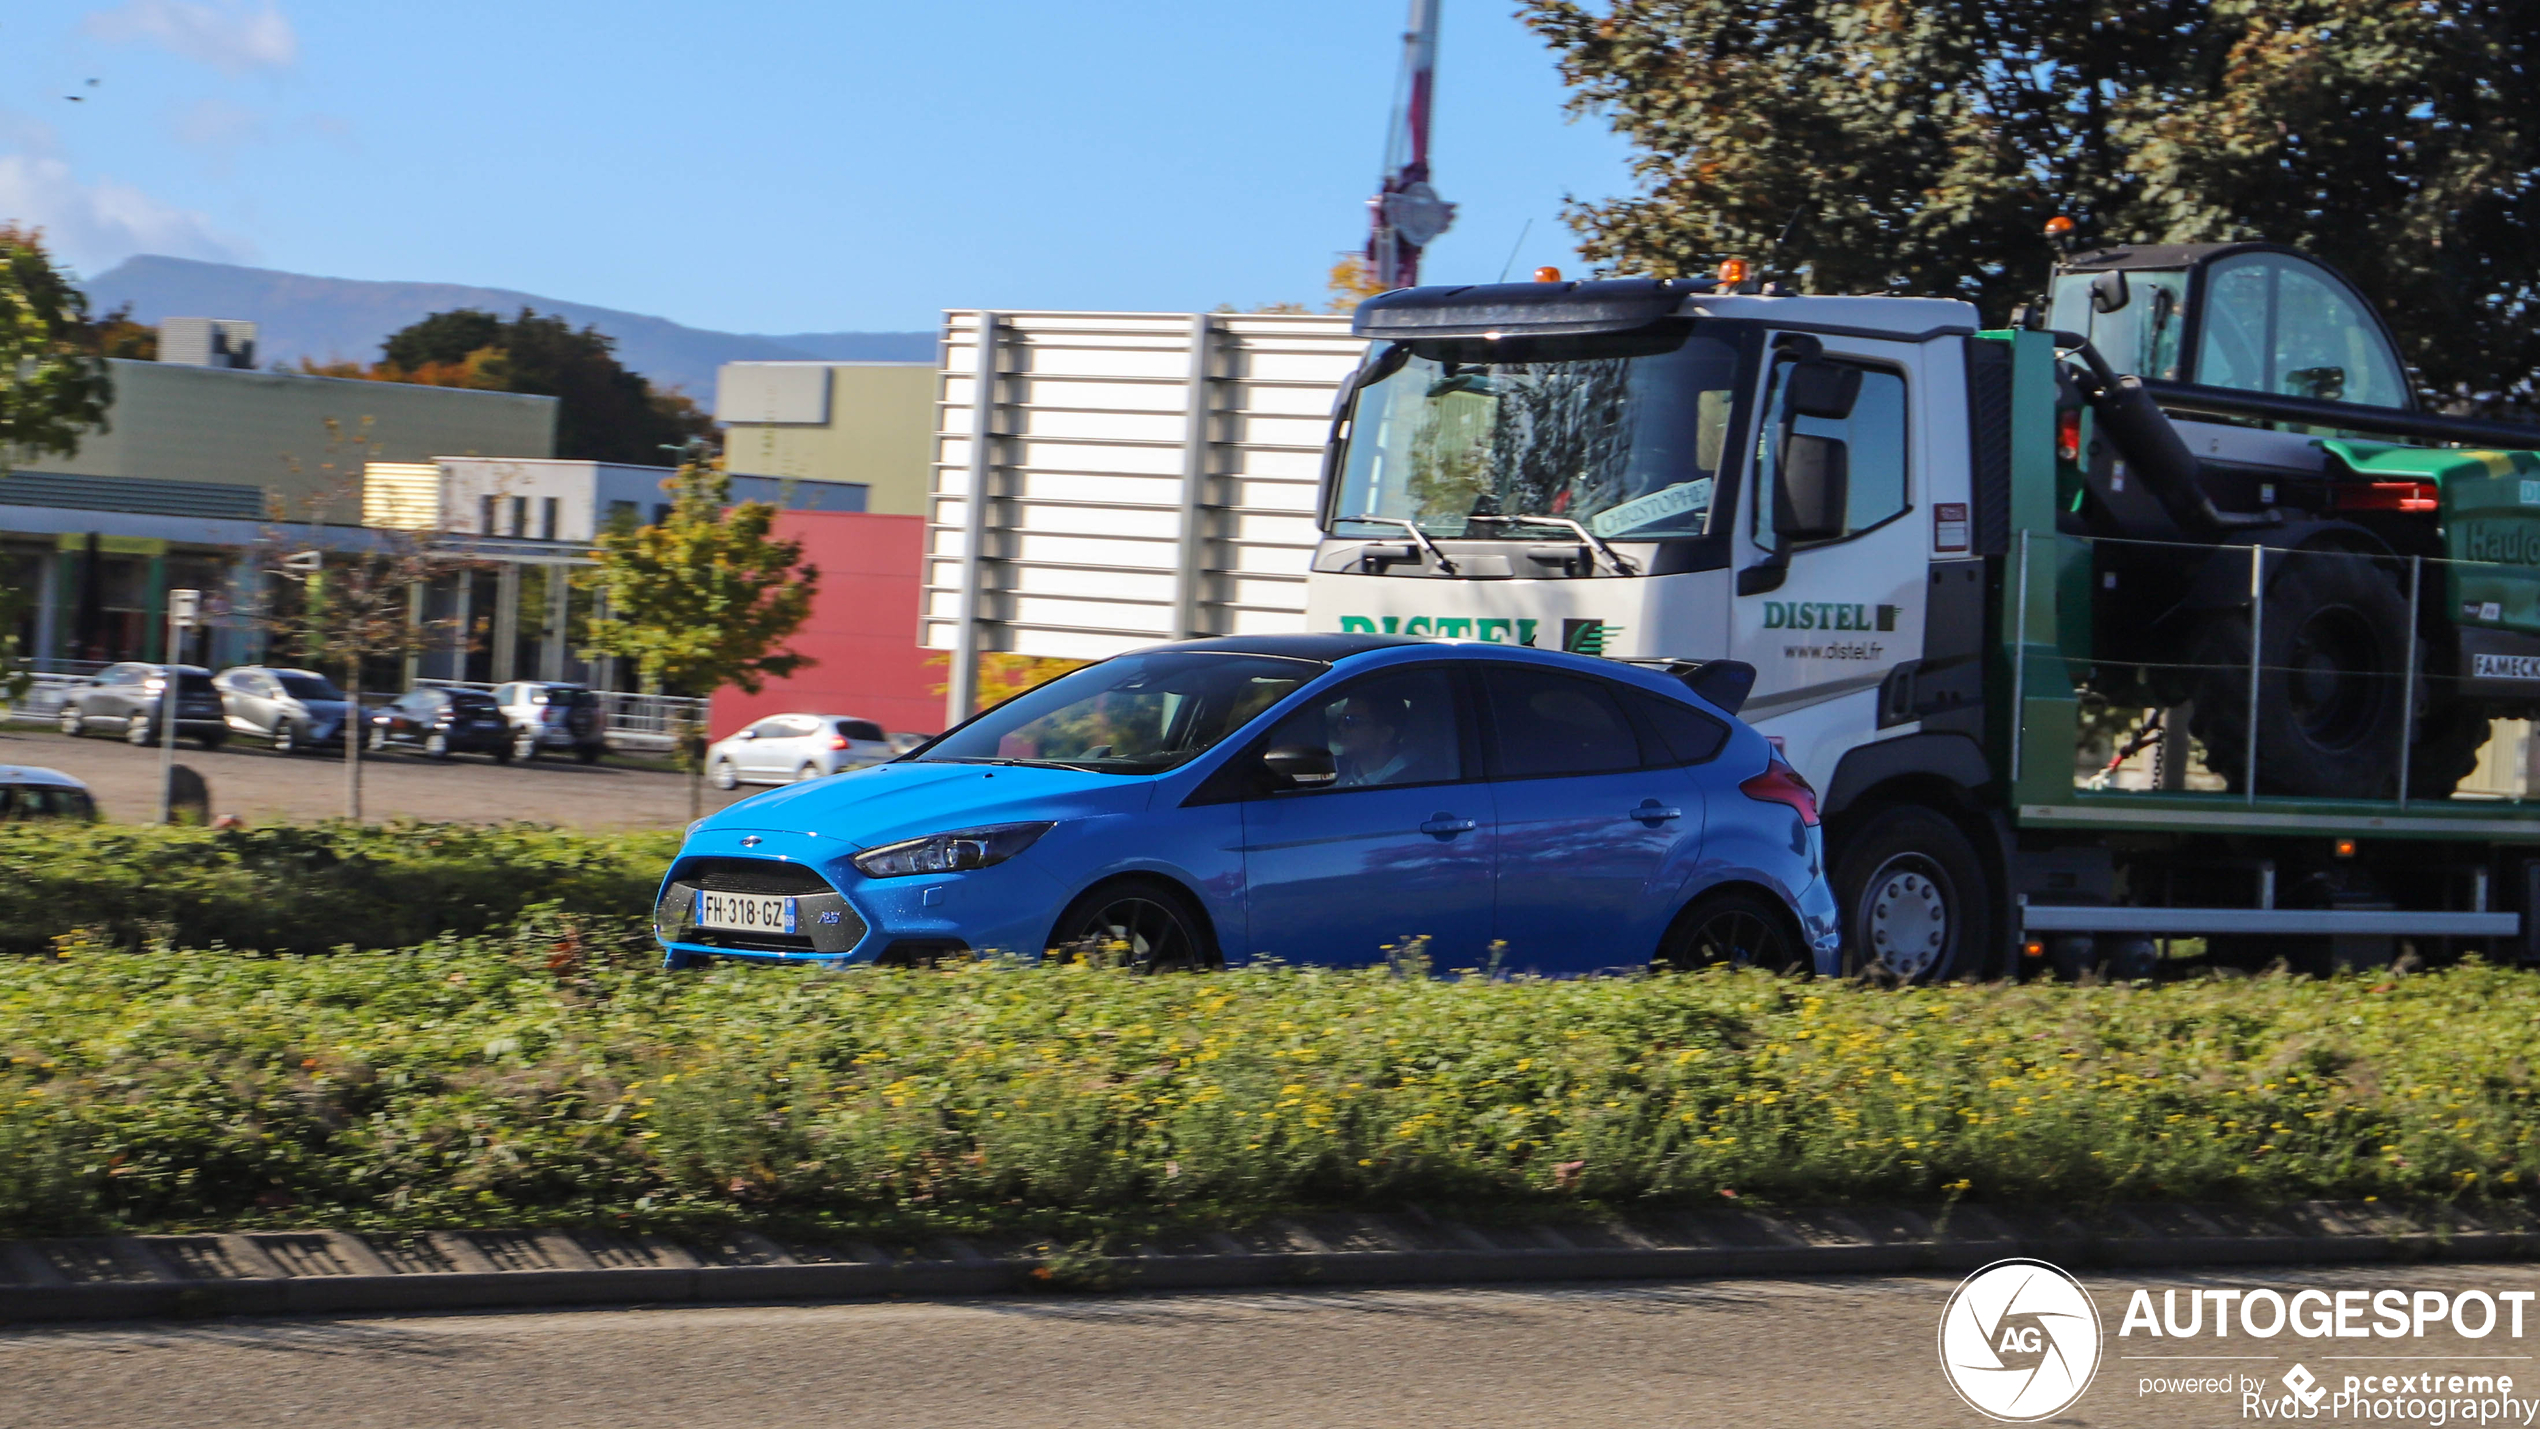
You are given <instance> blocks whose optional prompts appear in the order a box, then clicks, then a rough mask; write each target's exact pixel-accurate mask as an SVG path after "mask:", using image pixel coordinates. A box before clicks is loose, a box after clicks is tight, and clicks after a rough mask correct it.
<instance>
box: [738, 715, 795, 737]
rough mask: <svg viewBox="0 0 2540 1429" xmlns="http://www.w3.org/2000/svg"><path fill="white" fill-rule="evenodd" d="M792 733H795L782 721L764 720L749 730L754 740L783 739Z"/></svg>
mask: <svg viewBox="0 0 2540 1429" xmlns="http://www.w3.org/2000/svg"><path fill="white" fill-rule="evenodd" d="M791 733H793V731H792V730H791V729H789V728H787V726H786V723H785V721H784V720H782V719H763V720H760V721H759V722H758V723H756V724H754V725H751V726H750V729H749V735H750V738H752V739H782V738H784V737H785V736H786V735H788V734H791Z"/></svg>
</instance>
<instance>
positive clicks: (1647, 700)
mask: <svg viewBox="0 0 2540 1429" xmlns="http://www.w3.org/2000/svg"><path fill="white" fill-rule="evenodd" d="M1622 694H1623V703H1624V704H1625V705H1627V706H1629V707H1630V709H1631V712H1632V714H1633V716H1634V717H1635V718H1637V719H1638V720H1639V721H1640V724H1641V731H1642V734H1643V736H1644V737H1643V738H1642V740H1641V744H1642V754H1643V756H1644V758H1643V762H1644V763H1645V764H1646V765H1648V767H1650V768H1653V769H1663V768H1672V767H1674V766H1676V765H1680V764H1701V763H1704V762H1706V761H1708V760H1709V759H1710V758H1711V757H1712V756H1714V755H1716V754H1718V753H1719V752H1720V746H1722V745H1724V744H1726V743H1728V742H1729V727H1728V726H1727V725H1724V724H1722V723H1720V722H1719V721H1718V720H1716V719H1713V718H1711V716H1709V715H1707V714H1704V713H1703V712H1702V711H1700V710H1698V709H1695V708H1694V707H1693V706H1691V705H1687V704H1680V703H1678V702H1676V701H1674V700H1671V699H1668V698H1667V697H1666V696H1664V695H1653V694H1651V693H1650V692H1649V691H1647V690H1632V689H1626V690H1624V691H1623V692H1622Z"/></svg>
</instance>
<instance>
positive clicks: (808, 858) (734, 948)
mask: <svg viewBox="0 0 2540 1429" xmlns="http://www.w3.org/2000/svg"><path fill="white" fill-rule="evenodd" d="M744 839H749V840H751V841H752V842H751V843H749V844H748V845H746V846H744V845H743V843H742V840H744ZM853 852H854V846H853V845H850V844H846V843H843V842H841V841H840V840H837V839H831V838H824V837H822V836H820V835H817V834H795V833H782V832H771V831H764V830H748V829H712V830H703V831H700V832H699V833H698V834H696V835H695V836H693V837H691V838H690V839H689V840H688V842H687V843H686V844H685V845H684V846H682V847H681V849H680V850H679V857H678V859H677V860H675V861H674V862H673V863H672V864H671V874H670V877H668V878H667V879H665V880H663V883H662V888H661V892H660V894H659V895H658V896H657V897H656V899H655V901H654V906H653V937H654V939H655V940H656V941H658V942H659V943H660V944H661V946H662V965H663V966H664V967H667V968H681V967H686V966H688V965H689V964H691V963H695V962H699V961H704V960H708V959H726V958H729V959H739V960H743V961H749V962H764V963H806V964H816V965H827V966H832V967H843V966H850V965H856V964H871V963H886V962H894V961H901V960H907V959H914V958H919V957H925V956H933V955H940V954H945V953H955V952H972V953H1014V954H1023V955H1026V956H1033V957H1037V956H1039V954H1040V952H1041V946H1040V945H1041V942H1042V940H1043V939H1044V938H1045V937H1046V936H1047V935H1048V932H1049V925H1050V922H1051V920H1053V919H1054V918H1056V917H1057V915H1058V910H1059V904H1060V902H1061V901H1062V899H1063V895H1064V893H1065V890H1064V889H1062V888H1061V887H1060V886H1059V884H1058V882H1057V881H1056V880H1055V879H1053V878H1051V877H1049V876H1048V875H1047V874H1046V873H1044V872H1042V871H1041V870H1040V869H1039V868H1037V867H1035V866H1034V865H1032V864H1031V863H1030V862H1029V861H1028V859H1027V858H1015V859H1009V860H1007V861H1006V862H1004V863H1000V864H997V865H995V866H994V867H991V868H982V869H973V870H970V871H968V872H963V873H945V874H932V875H927V874H920V875H916V876H912V877H907V878H866V877H865V876H864V875H862V874H860V873H858V872H856V870H855V865H854V864H853V863H851V862H849V861H848V860H849V858H850V857H851V855H852V853H853ZM699 859H716V860H724V859H752V860H763V861H766V862H768V863H774V864H783V865H789V866H791V867H793V868H796V869H801V870H805V871H807V872H809V873H810V874H811V875H813V876H814V877H817V878H818V879H819V880H820V883H819V885H818V886H817V887H816V888H815V886H814V885H812V884H810V883H808V882H805V883H803V884H802V885H801V886H802V887H803V888H804V889H805V890H807V891H805V892H802V893H798V894H794V895H792V896H794V897H795V898H796V900H797V901H796V924H795V928H794V929H793V931H791V932H789V933H785V934H781V935H768V934H765V933H750V934H741V933H732V932H725V931H720V930H714V929H705V928H699V927H698V926H697V925H696V923H695V921H694V915H695V907H696V894H697V891H698V889H699V888H700V886H701V883H700V880H698V879H697V878H695V877H693V876H691V874H690V872H689V870H690V868H691V867H692V865H693V863H694V861H696V860H699ZM770 891H774V889H773V888H772V887H771V890H770ZM832 915H834V916H835V919H836V921H834V922H832V921H828V920H829V919H830V917H831V916H832Z"/></svg>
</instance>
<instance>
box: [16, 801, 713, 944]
mask: <svg viewBox="0 0 2540 1429" xmlns="http://www.w3.org/2000/svg"><path fill="white" fill-rule="evenodd" d="M677 846H678V838H677V836H676V835H674V834H670V833H661V834H584V833H570V832H565V831H562V830H558V829H552V828H547V827H544V826H540V825H534V824H514V825H509V826H496V827H486V826H482V825H471V824H417V823H404V824H390V825H385V826H382V825H376V824H368V825H364V824H349V823H342V822H330V823H322V824H301V825H280V826H274V827H265V828H246V829H229V830H221V831H213V830H208V829H191V828H176V829H162V828H133V827H130V826H124V825H115V824H68V823H56V822H46V823H0V953H17V954H26V953H41V952H45V951H47V950H49V949H50V948H51V947H52V945H53V942H54V940H55V939H57V938H60V937H64V936H67V935H73V934H76V935H78V936H80V937H82V938H84V939H85V940H86V941H89V942H94V943H103V944H106V945H109V946H114V947H122V948H140V947H144V946H175V947H187V948H203V947H219V946H226V947H232V948H250V949H255V950H257V951H261V952H277V953H315V952H325V951H327V950H329V949H332V948H336V947H341V946H344V945H347V944H350V945H351V946H354V947H359V948H396V947H406V946H410V945H412V944H416V943H421V942H425V941H427V940H429V939H432V938H435V937H438V936H440V935H442V934H445V933H463V934H465V933H479V932H483V931H485V930H487V929H491V928H500V927H504V926H507V925H509V924H510V923H511V922H512V921H513V920H514V919H516V918H517V917H518V916H519V915H520V913H521V910H522V909H524V908H527V907H528V906H530V905H531V904H534V903H543V902H552V903H555V904H557V905H558V906H559V907H561V908H563V909H565V910H567V911H572V912H591V913H614V914H627V913H637V914H640V913H641V912H643V911H644V910H645V909H647V908H649V907H650V906H651V902H652V895H653V891H654V889H655V888H656V887H657V886H658V884H659V882H660V879H661V875H662V871H663V869H665V868H666V867H668V865H669V863H670V857H671V855H672V853H673V852H675V851H676V849H677Z"/></svg>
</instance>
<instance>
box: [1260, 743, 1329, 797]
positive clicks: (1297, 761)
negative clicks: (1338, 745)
mask: <svg viewBox="0 0 2540 1429" xmlns="http://www.w3.org/2000/svg"><path fill="white" fill-rule="evenodd" d="M1261 767H1262V768H1264V769H1267V770H1269V771H1270V773H1271V776H1272V777H1273V778H1276V779H1277V780H1278V781H1279V782H1280V783H1282V784H1285V785H1287V786H1288V787H1290V788H1293V789H1313V788H1319V787H1321V786H1322V785H1325V784H1329V783H1331V782H1332V781H1333V780H1335V779H1338V778H1339V777H1341V775H1340V770H1339V768H1338V767H1336V766H1335V765H1334V764H1333V763H1332V751H1330V750H1328V749H1320V748H1317V747H1315V746H1313V745H1310V744H1285V745H1281V746H1280V747H1278V748H1277V749H1273V750H1270V751H1269V752H1268V753H1265V754H1263V755H1262V756H1261Z"/></svg>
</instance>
